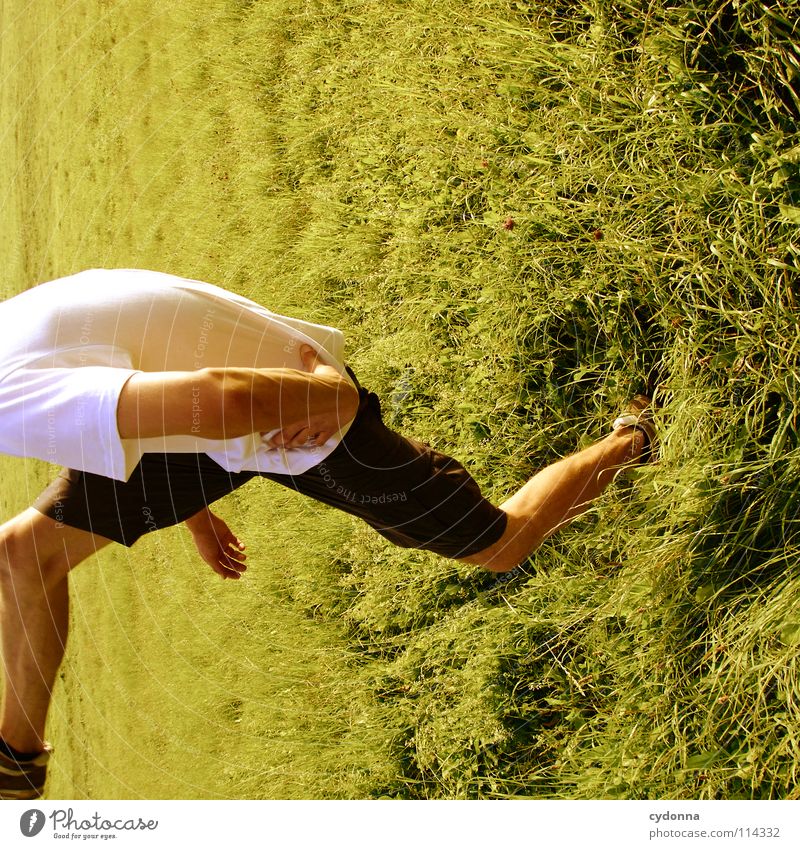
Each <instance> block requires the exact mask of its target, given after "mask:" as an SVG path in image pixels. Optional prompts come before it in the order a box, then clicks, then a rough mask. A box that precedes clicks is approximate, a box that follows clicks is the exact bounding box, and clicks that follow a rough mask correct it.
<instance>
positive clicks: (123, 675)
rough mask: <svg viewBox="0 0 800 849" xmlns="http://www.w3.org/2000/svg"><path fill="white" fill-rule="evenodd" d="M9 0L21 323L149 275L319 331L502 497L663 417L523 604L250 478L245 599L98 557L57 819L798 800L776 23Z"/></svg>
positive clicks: (793, 157)
mask: <svg viewBox="0 0 800 849" xmlns="http://www.w3.org/2000/svg"><path fill="white" fill-rule="evenodd" d="M10 5H11V7H12V8H11V10H9V4H8V3H6V4H5V5H4V7H3V8H4V12H3V15H4V17H3V21H2V25H3V28H4V32H3V39H2V53H1V54H0V62H1V63H2V79H3V88H2V98H3V99H2V118H3V120H2V128H3V130H2V133H0V146H1V149H0V155H1V157H2V164H3V168H4V169H6V170H5V171H4V173H3V183H2V184H3V186H4V187H6V189H5V194H4V201H3V207H2V213H0V214H1V215H2V221H1V222H0V223H1V224H2V228H3V232H4V233H10V234H11V235H12V238H10V239H8V238H7V239H6V240H5V247H4V256H3V258H4V265H5V267H6V268H7V269H8V271H7V276H6V280H5V281H4V285H5V286H6V288H7V291H8V292H10V291H13V290H14V289H15V288H21V287H24V286H27V285H30V284H31V283H33V282H35V281H37V280H41V279H46V278H49V277H54V276H59V275H62V274H66V273H69V272H71V271H76V270H78V269H79V268H83V267H87V266H92V265H94V266H97V265H105V266H119V265H127V266H140V267H152V268H157V269H159V270H164V271H170V272H173V273H177V274H182V275H185V276H193V277H197V278H200V279H206V280H209V281H210V282H214V283H218V284H220V285H224V286H227V287H229V288H232V289H235V290H237V291H239V292H241V293H242V294H245V295H248V296H250V297H254V298H256V299H257V300H261V301H263V302H264V303H266V304H268V305H269V306H271V307H272V308H273V309H275V310H277V311H279V312H290V313H294V314H298V315H303V316H306V317H309V318H311V319H317V320H322V321H325V322H328V323H335V324H338V325H339V326H341V327H343V328H344V329H345V331H346V333H347V337H348V340H349V342H348V345H349V348H348V351H349V357H350V361H351V364H352V365H353V367H354V368H355V370H356V372H357V373H358V374H359V377H360V379H361V380H362V382H363V383H365V384H366V385H368V386H370V388H373V389H375V390H376V391H378V392H379V393H380V394H381V395H382V397H383V398H384V399H385V413H386V416H387V419H388V420H389V421H391V422H392V423H393V424H394V425H396V426H397V427H398V428H400V429H402V430H403V431H404V432H406V433H408V434H409V435H411V436H415V437H417V438H422V439H425V440H427V441H430V442H433V443H434V444H435V445H436V446H437V447H439V448H441V449H444V450H446V451H448V452H449V453H452V454H454V455H455V456H457V457H459V458H461V459H463V460H465V461H466V462H467V464H468V467H469V468H470V469H471V471H472V472H473V474H474V475H475V476H476V478H478V480H479V481H480V482H481V484H482V485H483V486H485V488H486V492H487V494H489V495H490V496H491V497H493V498H496V499H500V498H502V497H504V496H505V495H507V494H508V493H510V492H511V491H512V490H513V489H514V488H516V487H517V486H519V485H520V484H521V483H523V482H524V480H525V479H526V477H527V476H529V475H530V474H531V473H532V472H533V471H534V470H535V469H536V468H538V467H540V466H541V465H544V464H545V463H547V462H550V461H552V460H554V459H556V458H557V457H558V456H563V455H564V454H566V453H569V452H571V451H572V450H574V449H575V448H576V447H577V446H579V445H581V444H583V443H584V442H587V441H590V440H592V439H594V438H596V437H597V436H599V435H600V434H601V433H603V432H604V430H606V429H607V428H608V423H609V421H610V420H611V419H612V418H613V417H614V415H615V414H616V411H617V410H618V409H619V406H620V404H621V403H622V401H623V400H624V399H625V398H626V397H627V396H629V395H630V393H631V392H632V391H634V390H636V389H639V388H642V387H645V386H649V387H654V386H657V387H658V393H657V394H658V398H659V400H660V402H661V404H662V407H661V412H660V414H659V424H660V426H661V428H662V433H663V449H662V459H661V463H660V464H659V465H658V466H654V467H647V468H644V469H642V470H640V471H638V472H637V473H636V474H635V475H632V476H631V478H632V479H629V480H626V481H624V482H620V483H619V485H617V486H616V487H615V488H614V489H613V491H610V492H609V493H608V494H607V495H606V496H604V497H603V499H602V500H601V501H600V502H599V503H598V504H597V505H596V506H595V507H594V508H593V509H592V510H591V511H590V512H589V513H587V514H586V515H585V516H584V517H582V518H581V519H580V520H578V521H577V522H575V523H574V524H573V525H572V526H571V527H570V528H569V529H567V530H566V531H564V532H562V533H561V534H560V535H558V536H557V537H555V538H553V539H552V540H551V541H549V542H548V543H546V544H545V545H544V546H543V547H542V549H541V550H540V551H539V552H537V554H536V555H535V557H534V558H533V559H532V560H531V561H530V562H529V563H528V564H526V565H525V568H524V570H523V571H522V573H520V574H517V575H515V576H514V577H512V579H511V580H509V581H507V582H505V583H503V582H498V581H496V580H495V579H494V578H493V577H492V576H490V575H487V574H484V573H482V572H479V571H477V570H473V569H469V568H466V567H462V566H459V565H458V564H454V563H449V562H445V561H443V560H439V559H436V558H434V557H433V556H429V555H425V554H419V553H409V552H403V551H399V550H395V549H391V548H390V547H388V546H387V545H385V544H384V543H383V541H382V540H381V539H379V538H378V537H377V536H376V535H374V534H372V533H371V532H370V531H369V530H367V529H364V528H361V527H358V526H356V525H355V524H354V523H351V521H350V520H349V519H348V518H346V517H343V516H339V515H338V514H332V513H331V512H330V511H327V510H325V509H323V508H321V507H318V506H316V505H313V504H302V503H300V502H299V500H297V499H292V498H290V497H289V495H285V494H283V493H276V492H275V488H271V487H267V486H262V487H259V486H253V487H250V488H248V489H247V490H246V491H244V492H240V493H238V494H235V495H234V496H233V497H232V498H231V499H229V500H228V502H227V503H226V504H225V505H224V510H225V513H226V515H227V516H228V518H229V519H230V520H231V521H232V524H234V525H235V527H236V528H237V529H238V530H239V531H240V532H241V533H242V534H243V535H244V536H245V538H246V539H247V541H248V543H249V547H250V550H251V552H252V553H251V560H252V566H251V571H250V573H249V577H248V580H247V581H243V582H241V586H235V587H232V586H230V585H228V584H216V583H214V582H213V581H212V580H211V576H210V575H206V574H205V573H204V570H205V567H202V568H201V567H200V566H199V565H198V563H197V562H196V559H195V558H193V557H192V555H191V552H190V551H189V549H188V538H187V536H186V535H185V534H184V533H183V532H182V531H181V530H180V529H175V530H173V531H168V532H165V533H163V534H160V535H158V536H157V537H154V538H152V539H149V540H146V541H145V542H143V543H141V544H140V545H139V546H137V547H136V548H135V549H134V550H133V551H132V552H130V553H128V552H122V551H119V550H118V551H114V552H110V553H105V552H104V553H103V554H102V555H101V557H100V558H99V562H98V563H93V564H87V565H86V566H84V567H82V569H81V570H79V572H78V573H77V574H76V580H75V583H74V599H75V602H76V603H75V605H74V619H75V628H74V631H73V639H72V643H71V649H70V653H69V658H68V664H67V667H66V668H65V673H66V677H65V681H64V684H63V687H62V689H61V690H60V692H59V693H58V700H57V704H56V710H55V711H54V715H53V718H52V735H53V737H54V738H55V740H56V742H57V745H58V749H59V752H58V758H57V759H56V760H55V764H56V766H55V768H54V775H53V778H52V781H51V787H50V792H51V794H52V795H54V796H73V795H78V796H80V795H86V796H90V797H92V796H94V797H106V798H108V797H113V796H137V795H141V796H153V797H154V796H163V797H194V796H200V797H202V796H230V797H239V796H243V797H267V798H269V797H280V796H317V797H318V796H327V797H370V796H398V797H412V798H432V797H444V798H475V797H507V796H525V797H559V798H618V797H622V798H750V797H754V798H775V797H796V795H797V790H796V788H797V786H798V775H797V771H798V763H800V685H798V677H797V669H798V656H799V654H800V611H798V603H797V598H798V590H799V589H800V574H799V573H798V567H797V563H798V552H799V551H800V518H799V517H798V504H799V503H800V500H799V496H800V493H799V492H798V489H800V486H799V485H798V470H800V446H799V445H798V432H797V415H798V405H800V363H799V362H798V350H799V349H800V342H799V341H798V328H797V318H798V310H797V304H796V299H797V298H798V297H800V292H799V291H798V278H797V272H798V256H799V255H800V240H798V225H800V138H799V137H798V133H797V121H798V118H800V49H798V46H797V43H798V31H797V27H798V25H797V23H796V22H797V20H798V11H799V9H798V3H797V2H796V0H763V2H755V0H738V2H731V0H711V2H708V3H699V2H698V3H696V4H693V3H691V2H685V0H674V2H672V3H667V2H658V0H657V1H656V2H653V3H649V4H637V3H633V2H628V0H623V2H618V3H614V4H612V3H609V2H607V1H606V0H587V2H585V3H584V2H580V0H558V2H552V3H539V2H528V0H516V2H508V0H505V1H504V2H501V0H465V2H457V3H456V2H453V0H441V2H438V0H424V1H423V0H380V2H378V1H377V0H375V1H374V2H371V0H304V1H303V0H257V1H256V2H248V3H245V2H233V0H229V2H224V0H217V2H205V3H199V2H197V0H181V2H176V3H171V4H167V6H166V7H165V6H164V4H157V3H153V2H151V0H115V2H114V3H111V2H108V1H107V0H83V2H80V0H79V2H76V3H74V4H70V6H69V10H68V11H64V12H63V13H56V12H51V13H48V14H50V15H51V16H52V17H51V18H47V17H46V13H45V12H43V11H41V10H40V9H39V7H37V11H36V13H35V14H30V13H29V10H28V11H25V10H24V9H23V6H22V4H10ZM16 6H19V8H18V9H16V8H15V7H16ZM165 9H166V10H165ZM39 16H41V17H39ZM8 467H9V471H8V472H6V473H5V475H6V476H5V478H4V480H15V481H16V482H15V484H14V489H13V492H11V493H6V492H5V491H4V493H3V499H4V502H3V506H4V509H11V507H12V506H13V505H15V504H17V502H18V503H19V504H24V503H26V501H27V495H28V494H29V493H27V492H26V490H25V486H24V485H23V483H20V481H33V483H31V488H32V489H33V490H34V491H35V488H36V486H38V485H40V482H41V480H42V474H43V470H42V469H41V468H40V467H38V466H35V465H34V464H21V463H16V462H12V461H8ZM4 469H5V466H4ZM9 476H14V477H9ZM4 489H5V486H4Z"/></svg>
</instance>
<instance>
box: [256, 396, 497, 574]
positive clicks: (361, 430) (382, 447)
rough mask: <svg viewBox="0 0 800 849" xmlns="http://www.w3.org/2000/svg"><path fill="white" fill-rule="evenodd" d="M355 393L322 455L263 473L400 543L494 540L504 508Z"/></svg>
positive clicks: (438, 548) (466, 550) (437, 548)
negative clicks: (305, 467) (350, 418)
mask: <svg viewBox="0 0 800 849" xmlns="http://www.w3.org/2000/svg"><path fill="white" fill-rule="evenodd" d="M361 392H362V403H361V406H360V408H359V414H358V416H357V417H356V420H355V422H354V423H353V425H352V426H351V427H350V430H349V431H348V432H347V434H346V436H345V438H344V439H343V440H342V442H341V443H340V444H339V446H338V447H337V448H336V450H335V451H334V452H333V453H332V454H331V455H330V456H329V457H327V458H326V459H325V460H323V461H322V462H321V463H320V464H319V465H317V466H315V467H314V468H312V469H310V470H309V471H308V472H305V473H304V474H302V475H296V476H293V477H287V476H284V475H266V477H269V478H270V479H272V480H275V481H276V482H278V483H281V484H283V485H284V486H288V487H291V488H293V489H296V490H297V491H299V492H302V493H303V494H305V495H308V496H310V497H312V498H315V499H316V500H318V501H322V502H323V503H325V504H329V505H331V506H333V507H336V508H337V509H339V510H343V511H344V512H346V513H350V514H351V515H354V516H358V517H359V518H361V519H363V520H364V521H365V522H367V523H368V524H369V525H371V526H372V527H373V528H375V530H377V531H378V533H380V534H382V535H383V536H384V537H386V538H387V539H389V540H390V541H391V542H393V543H394V544H395V545H399V546H402V547H404V548H422V549H426V550H429V551H434V552H436V553H437V554H441V555H443V556H446V557H454V558H458V557H464V556H466V555H469V554H472V553H474V552H476V551H480V550H482V549H484V548H485V547H486V546H488V545H490V544H491V543H493V542H495V541H496V540H497V539H498V538H499V537H500V535H501V534H502V533H503V530H504V528H505V524H506V519H507V517H506V514H505V513H503V512H502V511H501V510H499V509H498V508H497V507H495V506H494V505H493V504H491V503H490V502H489V501H487V500H486V499H485V498H484V497H483V495H482V494H481V491H480V488H479V486H478V484H477V483H476V481H475V480H474V478H473V477H472V476H471V475H470V474H469V472H467V470H466V469H465V468H464V467H463V466H462V465H461V463H459V462H458V461H457V460H454V459H453V458H452V457H448V456H447V455H445V454H442V453H441V452H438V451H435V450H434V449H432V448H431V447H430V446H428V445H425V444H423V443H421V442H418V441H416V440H413V439H409V438H407V437H404V436H402V435H401V434H398V433H396V432H394V431H392V430H391V429H389V428H387V427H386V425H385V424H384V423H383V420H382V417H381V411H380V403H379V401H378V398H377V396H375V395H374V394H373V393H369V392H366V390H363V389H362V390H361Z"/></svg>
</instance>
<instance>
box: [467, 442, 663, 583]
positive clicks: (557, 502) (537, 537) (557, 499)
mask: <svg viewBox="0 0 800 849" xmlns="http://www.w3.org/2000/svg"><path fill="white" fill-rule="evenodd" d="M646 445H647V437H646V436H645V434H643V433H642V431H641V430H639V429H638V428H633V427H621V428H619V429H617V430H614V431H612V433H610V434H609V435H608V436H607V437H605V438H604V439H601V440H600V441H599V442H596V443H595V444H594V445H590V446H589V447H588V448H585V449H584V450H583V451H579V452H578V453H577V454H573V455H571V456H570V457H565V458H564V459H563V460H559V461H558V462H556V463H553V464H552V465H551V466H548V467H547V468H545V469H542V471H541V472H538V473H537V474H536V475H534V476H533V477H532V478H531V479H530V480H529V481H528V482H527V483H526V484H525V485H524V486H523V487H522V489H520V490H519V491H518V492H516V493H515V494H514V495H512V496H511V498H509V499H508V501H505V502H504V503H503V504H501V505H500V509H501V510H503V511H504V512H505V513H506V514H507V515H508V523H507V525H506V529H505V531H504V533H503V535H502V536H501V537H500V539H499V540H498V541H497V542H496V543H493V544H492V545H490V546H489V547H488V548H485V549H483V550H482V551H479V552H477V553H476V554H472V555H469V556H467V557H463V558H459V559H461V560H463V561H465V562H467V563H474V564H475V565H477V566H483V567H484V568H486V569H489V570H490V571H492V572H508V571H510V570H511V569H513V568H514V567H516V566H518V565H519V564H520V563H522V562H523V561H524V560H525V559H526V558H527V557H528V556H529V555H530V554H531V552H533V551H534V550H535V549H536V548H538V546H539V545H541V543H542V542H543V541H544V540H545V539H546V538H547V537H549V536H550V535H551V534H553V533H555V532H556V531H557V530H558V529H559V528H561V527H563V526H564V525H565V524H567V523H568V522H569V521H571V520H572V519H574V518H575V517H576V516H578V515H580V514H581V513H582V512H583V511H584V510H586V509H587V507H588V506H589V505H590V504H591V502H592V501H594V499H595V498H597V497H598V496H599V495H600V493H602V492H603V490H604V489H605V488H606V487H607V486H608V485H609V484H610V483H611V481H612V480H613V479H614V477H615V475H616V474H617V472H618V471H619V470H620V469H622V468H624V467H626V466H629V465H631V464H632V463H635V462H636V461H637V459H638V458H639V456H640V455H641V453H642V451H643V450H644V449H645V447H646Z"/></svg>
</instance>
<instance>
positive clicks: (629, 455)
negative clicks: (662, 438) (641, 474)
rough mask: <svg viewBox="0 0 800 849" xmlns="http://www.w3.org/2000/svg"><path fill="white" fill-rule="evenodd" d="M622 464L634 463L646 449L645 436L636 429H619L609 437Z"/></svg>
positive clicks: (631, 427)
mask: <svg viewBox="0 0 800 849" xmlns="http://www.w3.org/2000/svg"><path fill="white" fill-rule="evenodd" d="M609 438H610V439H613V440H614V442H615V445H616V447H617V450H618V451H619V452H620V453H621V454H622V461H623V462H624V463H626V464H627V463H636V462H637V461H638V460H639V459H640V458H641V456H642V454H644V452H645V451H646V449H647V443H648V440H647V434H646V433H644V431H643V430H642V429H641V428H638V427H633V426H629V427H619V428H617V429H616V430H614V431H612V433H611V434H610V435H609Z"/></svg>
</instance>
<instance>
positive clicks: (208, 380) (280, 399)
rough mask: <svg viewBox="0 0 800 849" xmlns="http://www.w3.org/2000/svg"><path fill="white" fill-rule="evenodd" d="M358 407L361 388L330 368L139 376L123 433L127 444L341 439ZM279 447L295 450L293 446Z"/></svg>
mask: <svg viewBox="0 0 800 849" xmlns="http://www.w3.org/2000/svg"><path fill="white" fill-rule="evenodd" d="M357 408H358V392H357V391H356V389H355V388H354V387H353V385H352V384H351V383H350V382H349V381H347V380H346V379H345V378H343V377H341V376H340V375H339V374H338V373H336V372H335V370H334V369H331V368H329V367H326V368H319V369H317V370H316V371H315V372H313V373H307V372H303V371H300V370H296V369H251V368H208V369H200V370H198V371H183V372H181V371H174V372H138V373H137V374H134V375H133V376H132V377H131V379H130V380H129V381H128V382H127V383H126V384H125V386H124V388H123V390H122V392H121V394H120V397H119V403H118V405H117V426H118V429H119V434H120V436H121V437H122V438H123V439H135V438H147V437H154V436H173V435H177V434H191V435H193V436H197V437H200V438H205V439H232V438H235V437H237V436H245V435H246V434H250V433H267V432H269V431H272V430H275V429H281V430H282V431H285V430H287V429H288V431H289V432H292V433H297V434H300V433H303V434H304V435H305V437H304V438H306V439H308V438H310V437H312V436H314V435H315V434H317V433H320V434H325V433H327V434H329V435H330V434H333V433H335V432H336V431H338V430H339V429H340V428H341V427H343V426H344V425H345V424H347V422H349V421H351V420H352V419H353V417H354V416H355V414H356V411H357ZM276 444H284V445H285V446H287V447H288V446H289V445H290V443H289V441H288V440H284V441H283V442H280V441H279V442H278V443H276ZM291 444H292V445H294V444H295V443H291ZM300 444H302V443H300Z"/></svg>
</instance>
